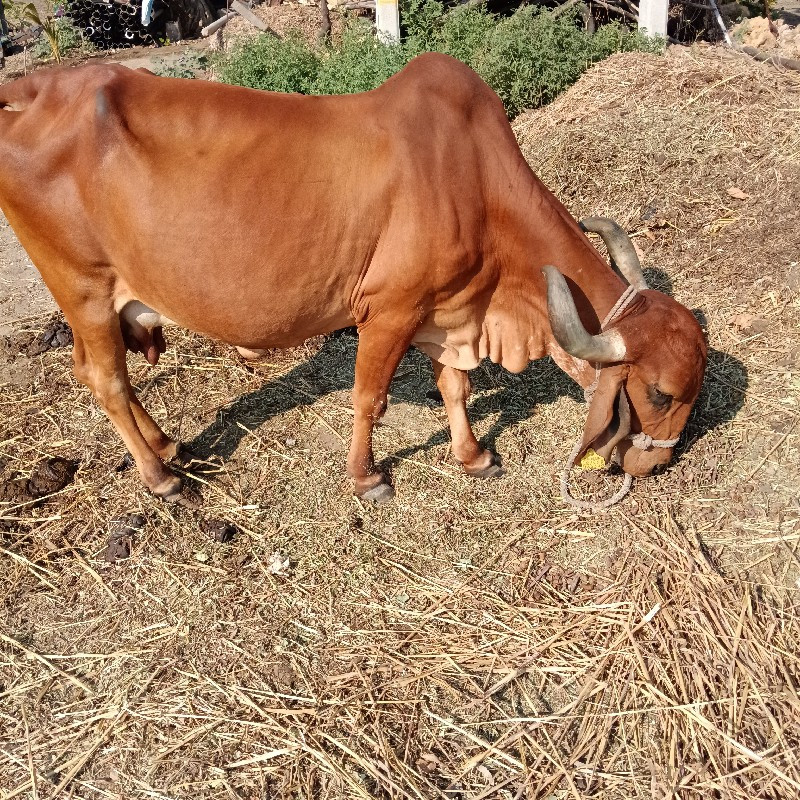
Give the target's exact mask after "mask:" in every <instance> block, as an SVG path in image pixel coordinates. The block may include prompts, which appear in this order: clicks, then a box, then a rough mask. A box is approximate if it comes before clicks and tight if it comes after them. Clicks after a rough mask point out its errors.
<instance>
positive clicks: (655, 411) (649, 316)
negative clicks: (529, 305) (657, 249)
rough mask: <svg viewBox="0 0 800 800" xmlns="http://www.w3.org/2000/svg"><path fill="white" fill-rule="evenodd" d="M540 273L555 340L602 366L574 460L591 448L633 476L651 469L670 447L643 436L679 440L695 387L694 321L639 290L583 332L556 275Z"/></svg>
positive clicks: (698, 335) (699, 372)
mask: <svg viewBox="0 0 800 800" xmlns="http://www.w3.org/2000/svg"><path fill="white" fill-rule="evenodd" d="M544 272H545V276H546V278H547V302H548V312H549V317H550V325H551V328H552V331H553V335H554V338H555V339H556V341H557V342H558V344H559V345H560V346H561V347H562V348H563V349H564V350H565V351H566V352H567V353H570V354H571V355H573V356H575V357H576V358H581V359H584V360H586V361H589V362H590V363H595V364H597V365H598V366H600V367H601V369H600V373H599V378H598V381H597V385H596V387H595V389H594V392H593V396H592V397H591V400H590V403H589V413H588V415H587V419H586V425H585V426H584V430H583V437H582V440H581V447H580V450H579V453H578V458H581V457H582V456H583V455H584V454H585V453H586V452H587V451H588V450H589V449H590V448H591V449H592V450H594V451H595V452H596V453H598V454H599V455H601V456H602V457H603V458H604V459H605V460H606V462H608V461H610V460H611V458H612V455H613V456H614V460H615V461H616V462H617V463H618V464H620V465H621V466H622V468H623V469H624V470H625V472H628V473H630V474H631V475H635V476H645V475H650V474H651V473H652V472H653V470H654V469H656V468H657V467H660V466H662V465H665V464H667V463H668V462H669V460H670V458H671V456H672V451H673V447H674V446H669V447H658V446H653V445H649V446H648V439H647V438H646V437H650V438H651V439H653V440H656V441H660V442H664V441H670V440H674V439H677V438H678V437H679V436H680V434H681V431H682V430H683V428H684V426H685V425H686V421H687V420H688V418H689V413H690V412H691V410H692V406H693V404H694V402H695V400H696V399H697V396H698V394H699V393H700V387H701V385H702V382H703V374H704V372H705V366H706V353H707V349H706V343H705V339H704V337H703V331H702V329H701V328H700V325H699V324H698V323H697V320H696V319H695V318H694V316H693V315H692V313H691V312H690V311H688V310H687V309H686V308H684V307H683V306H682V305H680V304H679V303H677V302H676V301H675V300H673V299H672V298H671V297H668V296H666V295H663V294H661V293H659V292H655V291H650V290H646V289H643V290H641V291H640V292H639V294H638V295H636V296H635V301H634V302H633V303H631V305H630V307H629V308H628V310H627V311H626V312H625V313H624V314H623V316H622V318H621V319H620V320H619V321H617V322H615V323H612V324H611V326H610V329H609V330H607V331H605V332H604V333H601V334H597V335H592V334H589V333H588V332H587V331H586V329H585V328H584V327H583V324H582V323H581V321H580V318H579V316H578V313H577V311H576V308H575V304H574V301H573V297H572V294H571V293H570V290H569V288H568V286H567V283H566V281H565V280H564V278H563V276H562V275H561V273H560V272H558V270H556V269H555V268H554V267H545V268H544ZM637 434H644V436H637ZM631 437H635V438H634V439H632V438H631ZM642 439H644V441H642ZM637 444H641V445H644V447H637Z"/></svg>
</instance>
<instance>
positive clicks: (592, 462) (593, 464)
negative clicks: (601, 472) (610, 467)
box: [579, 447, 606, 470]
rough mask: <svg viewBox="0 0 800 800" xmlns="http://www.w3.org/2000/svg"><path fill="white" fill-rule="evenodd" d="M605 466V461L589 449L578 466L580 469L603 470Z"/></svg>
mask: <svg viewBox="0 0 800 800" xmlns="http://www.w3.org/2000/svg"><path fill="white" fill-rule="evenodd" d="M605 465H606V460H605V459H604V458H603V456H601V455H600V454H599V453H595V451H594V450H592V448H591V447H590V448H589V449H588V450H587V451H586V455H585V456H584V457H583V458H582V459H581V463H580V464H579V466H580V468H581V469H587V470H588V469H603V467H604V466H605Z"/></svg>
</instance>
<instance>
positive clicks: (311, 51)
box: [217, 0, 663, 116]
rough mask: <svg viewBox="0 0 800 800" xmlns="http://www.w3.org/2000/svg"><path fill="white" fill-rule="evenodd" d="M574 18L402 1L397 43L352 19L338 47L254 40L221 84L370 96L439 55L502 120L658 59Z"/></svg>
mask: <svg viewBox="0 0 800 800" xmlns="http://www.w3.org/2000/svg"><path fill="white" fill-rule="evenodd" d="M576 16H577V11H576V12H574V13H564V14H561V15H559V16H557V17H554V16H553V15H552V14H551V13H550V12H549V11H547V10H544V9H540V8H534V7H524V8H521V9H519V10H518V11H517V12H516V13H515V14H513V15H512V16H510V17H498V16H496V15H494V14H491V13H489V12H488V11H487V10H486V9H485V8H484V7H482V6H477V5H471V6H461V7H458V8H455V9H450V10H448V9H446V8H445V6H444V5H443V4H442V3H440V2H438V0H406V2H404V4H403V6H402V10H401V19H402V21H403V26H404V27H403V39H402V41H401V42H400V43H399V44H394V45H387V44H383V43H381V42H380V41H378V40H377V39H376V37H375V36H374V35H373V33H372V30H371V28H370V26H369V25H368V24H367V23H365V22H364V21H363V20H358V19H351V20H350V21H349V22H348V24H347V25H346V26H345V29H344V31H343V33H342V35H341V37H340V39H339V40H338V41H337V42H335V43H333V44H329V45H323V46H320V45H317V46H313V45H309V44H306V42H305V41H304V40H303V39H301V38H300V36H299V35H292V36H289V37H288V38H286V39H283V40H281V39H278V38H276V37H275V36H271V35H261V36H256V37H253V38H250V39H245V40H240V41H239V42H238V43H237V44H236V45H235V46H234V48H233V50H232V51H231V52H230V53H229V54H228V55H225V56H222V57H221V58H220V60H219V61H218V63H217V70H218V72H219V74H220V77H221V79H222V80H223V81H225V82H227V83H235V84H239V85H242V86H251V87H255V88H259V89H270V90H273V91H284V92H300V93H302V94H348V93H352V92H360V91H365V90H368V89H373V88H375V87H376V86H378V85H380V84H381V83H383V82H384V81H385V80H386V79H387V78H389V77H390V76H391V75H393V74H394V73H395V72H397V71H399V70H400V69H402V68H403V67H404V66H405V64H407V63H408V62H409V61H410V60H411V59H412V58H414V57H415V56H416V55H419V54H420V53H424V52H441V53H447V54H449V55H451V56H453V57H455V58H458V59H459V60H461V61H463V62H464V63H465V64H468V65H469V66H471V67H472V68H473V69H474V70H475V71H476V72H478V74H479V75H481V76H482V77H483V78H484V80H486V82H487V83H488V84H489V85H490V86H491V87H492V88H493V89H494V90H495V91H496V92H497V94H498V95H499V96H500V98H501V99H502V101H503V103H504V105H505V108H506V111H507V113H508V114H509V116H515V115H516V114H518V113H519V112H520V111H522V110H523V109H525V108H530V107H533V106H539V105H541V104H543V103H547V102H549V101H550V100H552V99H553V98H554V97H556V95H558V94H559V93H560V92H562V91H563V90H564V89H566V88H567V87H568V86H570V85H571V84H572V83H574V82H575V81H576V80H577V78H578V77H579V76H580V75H581V73H582V72H584V71H585V70H586V69H587V68H588V67H589V66H591V64H593V63H595V62H596V61H599V60H601V59H603V58H606V57H607V56H608V55H610V54H611V53H614V52H618V51H622V50H644V51H650V52H654V51H659V50H661V49H663V42H661V41H658V40H652V39H647V38H645V37H643V36H642V35H640V34H639V33H638V32H635V31H631V30H629V29H628V28H625V27H624V26H622V25H619V24H612V25H605V26H603V27H601V28H599V29H598V31H597V33H595V34H590V33H588V32H587V31H585V30H584V29H583V27H582V26H580V25H578V24H577V19H576Z"/></svg>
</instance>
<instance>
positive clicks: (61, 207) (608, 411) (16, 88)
mask: <svg viewBox="0 0 800 800" xmlns="http://www.w3.org/2000/svg"><path fill="white" fill-rule="evenodd" d="M0 206H1V207H2V209H3V211H4V212H5V214H6V216H7V218H8V220H9V222H10V223H11V226H12V227H13V229H14V230H15V232H16V233H17V235H18V237H19V239H20V241H21V242H22V245H23V246H24V247H25V249H26V250H27V251H28V254H29V255H30V257H31V259H32V260H33V262H34V264H36V266H37V267H38V269H39V271H40V272H41V274H42V277H43V278H44V281H45V283H46V284H47V286H48V287H49V289H50V290H51V292H52V293H53V296H54V297H55V299H56V301H57V302H58V304H59V305H60V306H61V308H62V309H63V311H64V314H65V316H66V318H67V320H68V321H69V323H70V325H71V326H72V329H73V331H74V334H75V348H74V361H75V376H76V377H77V379H78V380H79V381H81V382H83V383H85V384H86V385H87V386H88V387H89V388H90V389H91V391H92V393H93V394H94V396H95V397H96V399H97V401H98V402H99V403H100V405H101V406H102V407H103V409H104V410H105V411H106V413H107V414H108V416H109V417H110V419H111V421H112V422H113V423H114V425H115V426H116V428H117V430H118V431H119V433H120V435H121V437H122V439H123V440H124V442H125V444H126V446H127V447H128V450H129V451H130V452H131V454H132V455H133V457H134V459H135V461H136V464H137V467H138V469H139V472H140V474H141V477H142V480H143V481H144V483H145V484H146V485H147V486H148V487H149V488H150V489H151V490H152V491H153V492H154V493H155V494H156V495H158V496H160V497H162V498H164V499H166V500H176V499H178V498H179V496H180V492H181V481H180V479H179V478H177V477H176V476H175V475H174V474H173V473H172V472H171V471H170V470H169V469H168V468H167V466H165V463H164V462H165V461H169V460H170V459H171V458H172V457H174V456H175V455H176V451H177V444H176V443H175V442H174V441H173V440H172V439H170V438H169V437H168V436H167V435H166V434H165V433H163V431H161V429H160V428H159V427H158V426H157V425H156V424H155V422H153V420H152V418H151V417H150V416H149V415H148V414H147V412H146V411H145V410H144V408H143V407H142V406H141V405H140V403H139V401H138V400H137V398H136V395H135V394H134V392H133V389H132V387H131V384H130V381H129V378H128V373H127V370H126V362H125V352H126V349H135V350H140V351H142V352H143V353H145V355H146V357H147V358H148V360H149V361H151V363H154V362H155V361H156V360H157V358H158V355H159V353H160V352H163V349H164V346H165V345H164V340H163V338H162V335H161V326H162V325H165V324H167V323H170V322H174V323H175V324H178V325H182V326H184V327H186V328H190V329H191V330H194V331H198V332H201V333H203V334H206V335H208V336H212V337H215V338H217V339H221V340H223V341H225V342H228V343H230V344H232V345H235V346H238V347H240V348H242V349H243V350H244V351H259V350H261V349H264V348H273V347H287V346H291V345H296V344H298V343H300V342H302V341H304V340H305V339H307V338H309V337H311V336H314V335H317V334H322V333H327V332H330V331H333V330H335V329H337V328H342V327H345V326H349V325H353V324H355V325H356V326H357V327H358V332H359V345H358V356H357V359H356V372H355V386H354V389H353V406H354V409H355V417H354V429H353V439H352V445H351V448H350V453H349V456H348V459H347V468H348V472H349V473H350V475H351V476H352V477H353V479H354V481H355V492H356V494H357V495H359V496H361V497H364V498H367V499H370V500H383V499H386V498H388V497H391V495H392V493H393V492H392V489H391V487H390V486H389V484H388V482H387V479H386V477H385V476H384V475H383V474H381V473H380V472H378V471H376V469H375V467H374V462H373V454H372V430H373V426H374V425H375V422H376V421H377V420H378V419H379V418H380V417H381V415H382V414H383V412H384V410H385V408H386V397H387V390H388V387H389V383H390V381H391V379H392V375H393V374H394V372H395V370H396V368H397V366H398V364H399V362H400V359H401V358H402V357H403V354H404V353H405V352H406V350H407V349H408V348H409V346H410V345H412V344H414V345H416V346H417V347H418V348H420V349H421V350H423V351H424V352H425V353H427V354H428V355H429V356H430V358H431V360H432V362H433V368H434V372H435V375H436V381H437V383H438V386H439V388H440V390H441V393H442V396H443V398H444V402H445V406H446V408H447V414H448V417H449V420H450V430H451V433H452V439H453V446H452V449H453V454H454V456H455V457H456V458H457V459H458V460H459V461H460V462H461V463H462V464H463V466H464V469H465V470H466V472H467V473H469V474H470V475H477V476H491V475H495V474H498V472H499V465H498V462H497V459H496V457H495V456H494V455H493V454H492V453H491V452H490V451H488V450H486V449H484V448H483V447H481V445H480V444H479V443H478V442H477V441H476V439H475V436H474V435H473V433H472V430H471V428H470V424H469V420H468V418H467V412H466V401H467V397H468V394H469V391H470V383H469V379H468V377H467V370H469V369H472V368H474V367H476V366H477V365H478V363H479V361H480V360H481V359H482V358H484V357H486V356H488V357H489V358H491V359H492V360H493V361H494V362H496V363H499V364H502V365H503V366H504V367H505V368H507V369H509V370H511V371H512V372H519V371H521V370H523V369H524V368H525V367H526V365H527V364H528V363H529V361H531V360H532V359H537V358H541V357H543V356H545V355H547V354H550V355H552V356H553V358H554V359H555V360H556V362H557V363H558V364H559V365H560V366H561V367H562V368H563V369H564V370H565V371H566V372H567V373H569V374H570V375H571V376H572V377H573V378H575V379H576V380H577V381H579V382H580V383H581V384H583V385H584V386H587V385H589V384H591V383H592V381H593V379H594V377H595V366H594V365H595V364H598V365H602V366H603V369H602V370H601V371H600V373H599V374H600V379H599V385H598V387H597V391H596V392H595V393H594V399H593V401H592V403H591V407H590V410H589V416H588V421H587V424H586V428H585V430H584V437H583V449H584V450H585V449H586V448H588V447H590V446H592V447H594V448H595V449H596V450H598V452H601V454H603V455H605V456H609V455H610V453H609V451H610V450H611V449H612V448H613V447H614V446H615V445H616V447H617V459H618V461H619V462H620V463H621V464H622V466H623V468H624V469H625V470H626V471H627V472H629V473H631V474H634V475H645V474H649V473H650V472H651V471H652V470H653V468H654V467H655V466H657V465H660V464H664V463H666V462H667V461H668V460H669V458H670V455H671V452H672V451H671V448H666V449H653V448H652V447H648V446H647V444H645V449H636V448H633V447H632V446H631V441H630V440H629V438H625V436H626V434H628V433H629V432H634V433H635V432H639V431H643V432H645V433H646V434H648V435H649V436H652V437H653V438H656V439H662V440H664V439H672V438H674V437H677V436H678V435H679V434H680V431H681V430H682V428H683V427H684V424H685V423H686V420H687V418H688V416H689V412H690V409H691V407H692V404H693V403H694V401H695V399H696V397H697V395H698V392H699V390H700V385H701V381H702V376H703V371H704V366H705V359H706V348H705V344H704V340H703V335H702V332H701V329H700V327H699V326H698V324H697V322H696V321H695V319H694V317H693V316H692V314H691V313H690V312H689V311H687V310H686V309H685V308H683V307H682V306H680V305H679V304H678V303H676V302H675V301H674V300H672V299H670V298H669V297H667V296H665V295H663V294H659V293H658V292H654V291H649V290H646V289H644V288H643V287H644V284H643V281H642V279H641V271H640V270H639V268H638V261H637V260H636V257H635V253H634V252H633V249H632V245H631V244H630V241H629V240H628V239H627V237H626V236H625V234H624V233H622V232H621V231H620V230H619V229H618V228H617V227H616V226H614V225H613V224H601V223H598V222H597V221H595V222H594V223H593V224H592V225H591V226H590V227H594V228H599V229H602V233H603V235H604V238H606V240H607V243H608V245H609V247H610V251H611V253H612V256H613V257H614V258H615V259H616V264H617V265H618V267H617V270H616V271H615V270H613V269H612V268H611V267H609V266H608V264H606V262H605V261H604V260H603V259H602V258H601V257H600V255H599V254H598V252H597V251H596V250H595V249H594V247H593V246H592V245H591V243H590V242H589V240H588V239H587V238H586V236H585V235H584V233H583V232H582V231H581V228H580V227H579V225H578V223H576V222H575V221H574V220H573V219H572V217H570V215H569V214H568V213H567V211H566V210H565V209H564V207H563V206H562V205H561V203H559V202H558V201H557V200H556V199H555V198H554V197H553V195H552V194H551V193H550V192H549V191H548V190H547V189H546V188H545V187H544V186H543V185H542V183H541V182H540V181H539V180H538V179H537V178H536V176H535V175H534V174H533V172H532V171H531V169H530V168H529V167H528V165H527V163H526V162H525V160H524V158H523V156H522V154H521V153H520V150H519V147H518V146H517V142H516V140H515V138H514V134H513V133H512V130H511V127H510V126H509V124H508V121H507V119H506V115H505V113H504V111H503V106H502V104H501V103H500V100H499V99H498V98H497V96H496V95H495V94H494V92H492V91H491V89H489V87H488V86H486V84H485V83H484V82H483V81H482V80H481V79H480V78H479V77H478V76H477V75H476V74H475V73H474V72H472V71H471V70H470V69H468V68H467V67H465V66H464V65H463V64H461V63H459V62H458V61H455V60H453V59H451V58H449V57H447V56H443V55H434V54H429V55H423V56H420V57H419V58H417V59H415V60H414V61H412V62H411V63H410V64H409V65H408V66H407V67H406V68H405V69H404V70H403V71H402V72H400V73H399V74H397V75H396V76H394V77H393V78H391V79H390V80H388V81H387V82H386V83H385V84H384V85H383V86H381V87H380V88H378V89H376V90H375V91H372V92H367V93H364V94H358V95H349V96H343V97H302V96H298V95H289V94H277V93H271V92H261V91H256V90H252V89H244V88H239V87H233V86H226V85H222V84H214V83H205V82H201V81H187V80H176V79H167V78H158V77H155V76H152V75H149V74H142V73H137V72H133V71H130V70H127V69H125V68H123V67H119V66H110V65H98V66H85V67H79V68H76V69H69V68H64V69H53V70H47V71H41V72H37V73H34V74H33V75H30V76H28V77H26V78H22V79H20V80H18V81H16V82H14V83H10V84H7V85H5V86H2V87H0ZM165 231H169V235H168V236H164V235H163V233H164V232H165ZM551 264H554V265H556V266H557V267H558V269H557V270H556V269H553V268H550V269H544V268H545V266H546V265H551ZM622 275H625V276H626V277H627V278H628V280H629V281H630V282H634V283H636V284H637V285H639V287H640V288H642V289H643V290H642V291H641V292H640V293H639V294H637V295H636V297H635V298H633V302H632V303H630V304H629V305H628V306H627V307H626V308H625V310H624V312H623V313H622V315H621V317H620V318H619V319H617V320H616V321H615V322H614V324H613V326H612V328H611V330H609V331H606V332H603V333H599V334H598V330H599V320H600V319H602V318H603V317H604V316H605V315H606V314H607V312H608V311H609V309H611V308H612V307H613V306H614V304H615V303H616V302H617V300H618V299H619V298H620V296H621V295H622V294H623V292H625V290H626V281H625V279H623V277H622ZM618 398H619V401H618ZM623 401H624V406H625V410H626V411H627V410H628V409H629V413H625V414H623V413H622V410H621V408H622V405H623ZM628 401H629V402H628Z"/></svg>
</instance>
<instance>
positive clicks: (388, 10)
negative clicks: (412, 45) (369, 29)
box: [375, 0, 400, 44]
mask: <svg viewBox="0 0 800 800" xmlns="http://www.w3.org/2000/svg"><path fill="white" fill-rule="evenodd" d="M375 27H376V28H377V29H378V38H379V39H380V40H381V41H382V42H385V43H386V44H396V43H397V42H399V41H400V9H399V7H398V5H397V0H375Z"/></svg>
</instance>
